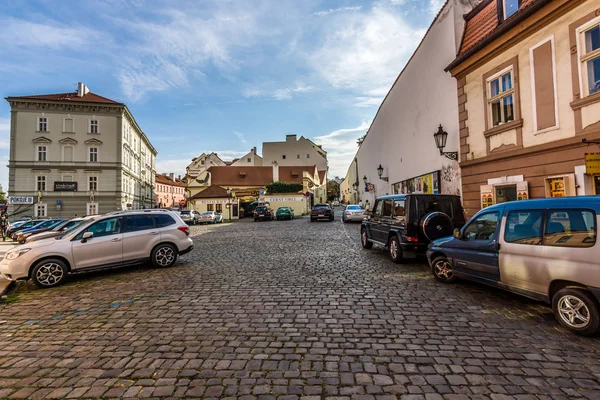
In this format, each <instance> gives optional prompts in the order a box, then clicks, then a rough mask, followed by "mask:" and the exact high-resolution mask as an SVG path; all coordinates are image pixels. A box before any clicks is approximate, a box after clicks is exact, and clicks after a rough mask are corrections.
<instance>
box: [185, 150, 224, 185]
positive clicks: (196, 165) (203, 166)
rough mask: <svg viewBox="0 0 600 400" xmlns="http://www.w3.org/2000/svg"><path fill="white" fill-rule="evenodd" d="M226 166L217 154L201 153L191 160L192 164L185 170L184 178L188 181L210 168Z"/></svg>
mask: <svg viewBox="0 0 600 400" xmlns="http://www.w3.org/2000/svg"><path fill="white" fill-rule="evenodd" d="M225 165H227V164H226V163H225V161H223V160H221V158H220V157H219V156H218V155H217V153H208V154H206V153H202V154H200V155H199V156H198V157H195V158H193V159H192V162H191V163H190V164H189V165H188V166H187V167H186V168H185V172H186V178H187V179H188V180H189V179H191V178H195V177H197V176H198V175H200V174H201V173H202V172H204V171H206V170H207V169H209V168H210V167H222V166H225Z"/></svg>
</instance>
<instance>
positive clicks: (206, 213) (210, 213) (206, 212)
mask: <svg viewBox="0 0 600 400" xmlns="http://www.w3.org/2000/svg"><path fill="white" fill-rule="evenodd" d="M212 213H213V212H212V211H205V212H203V213H202V215H212Z"/></svg>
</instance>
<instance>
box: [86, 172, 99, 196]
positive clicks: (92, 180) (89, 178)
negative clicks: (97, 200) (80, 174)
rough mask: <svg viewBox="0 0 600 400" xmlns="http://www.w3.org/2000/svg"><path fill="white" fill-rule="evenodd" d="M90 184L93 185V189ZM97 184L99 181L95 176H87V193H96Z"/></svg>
mask: <svg viewBox="0 0 600 400" xmlns="http://www.w3.org/2000/svg"><path fill="white" fill-rule="evenodd" d="M92 182H93V183H94V186H95V187H94V188H93V189H92ZM98 183H99V179H98V177H97V176H96V175H89V176H88V179H87V189H88V192H94V193H97V192H98Z"/></svg>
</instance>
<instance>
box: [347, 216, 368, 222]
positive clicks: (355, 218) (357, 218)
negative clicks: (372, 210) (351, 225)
mask: <svg viewBox="0 0 600 400" xmlns="http://www.w3.org/2000/svg"><path fill="white" fill-rule="evenodd" d="M344 219H345V220H346V221H352V222H362V221H364V219H365V216H364V215H345V216H344Z"/></svg>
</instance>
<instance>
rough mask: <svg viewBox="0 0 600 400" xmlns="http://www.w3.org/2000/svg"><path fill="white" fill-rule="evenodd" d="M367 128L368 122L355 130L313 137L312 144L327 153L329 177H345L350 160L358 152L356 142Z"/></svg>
mask: <svg viewBox="0 0 600 400" xmlns="http://www.w3.org/2000/svg"><path fill="white" fill-rule="evenodd" d="M369 126H371V123H370V122H366V121H363V122H362V123H361V124H360V125H359V126H357V127H355V128H345V129H338V130H336V131H333V132H331V133H328V134H327V135H323V136H317V137H315V140H314V142H315V143H316V144H320V145H322V146H323V149H325V151H327V160H328V161H329V175H330V176H340V177H344V176H346V172H347V170H348V165H350V160H352V157H354V155H355V154H356V151H357V150H358V145H357V143H356V140H357V139H358V138H360V137H361V136H363V135H364V134H365V133H366V132H367V130H368V129H369Z"/></svg>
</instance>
